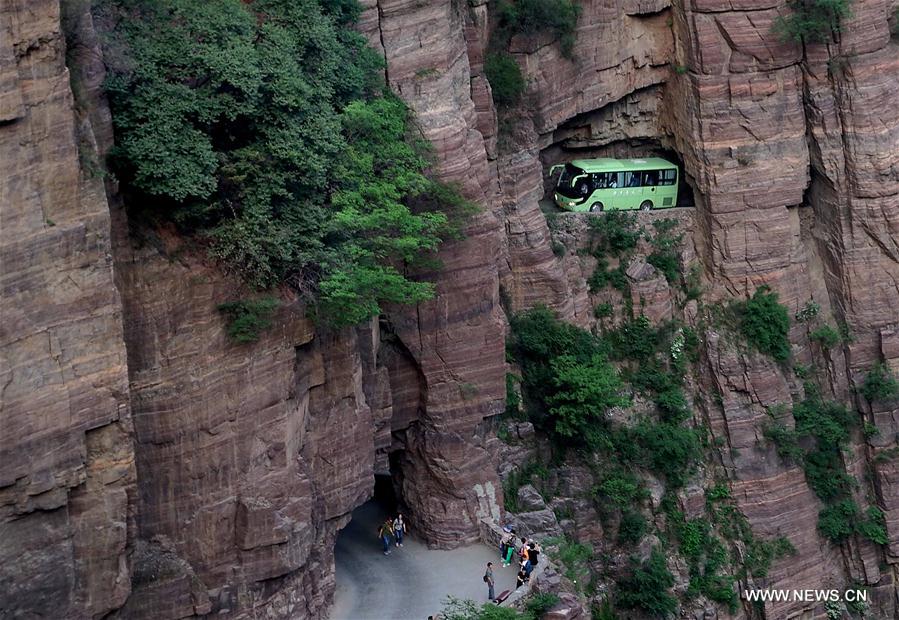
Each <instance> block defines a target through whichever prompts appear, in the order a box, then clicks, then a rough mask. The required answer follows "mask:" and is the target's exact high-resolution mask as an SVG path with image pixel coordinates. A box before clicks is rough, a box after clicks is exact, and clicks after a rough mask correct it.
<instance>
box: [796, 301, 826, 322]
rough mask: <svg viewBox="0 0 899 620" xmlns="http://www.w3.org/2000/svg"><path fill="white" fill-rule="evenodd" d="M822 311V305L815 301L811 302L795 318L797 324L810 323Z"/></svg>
mask: <svg viewBox="0 0 899 620" xmlns="http://www.w3.org/2000/svg"><path fill="white" fill-rule="evenodd" d="M820 311H821V305H820V304H818V303H817V302H815V301H814V300H811V299H810V300H809V301H808V302H807V303H806V304H805V306H803V307H802V309H801V310H800V311H799V312H797V313H796V314H795V315H794V316H795V319H796V321H797V322H799V323H808V322H809V321H811V320H812V319H814V318H815V317H816V316H818V313H819V312H820Z"/></svg>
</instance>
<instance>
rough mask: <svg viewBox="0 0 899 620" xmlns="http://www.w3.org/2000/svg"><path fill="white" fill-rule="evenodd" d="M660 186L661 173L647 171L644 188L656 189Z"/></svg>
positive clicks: (644, 175) (644, 176) (644, 174)
mask: <svg viewBox="0 0 899 620" xmlns="http://www.w3.org/2000/svg"><path fill="white" fill-rule="evenodd" d="M658 184H659V171H658V170H647V171H646V172H644V173H643V187H655V186H656V185H658Z"/></svg>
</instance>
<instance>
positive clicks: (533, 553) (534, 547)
mask: <svg viewBox="0 0 899 620" xmlns="http://www.w3.org/2000/svg"><path fill="white" fill-rule="evenodd" d="M539 556H540V546H539V545H538V544H537V543H533V542H532V543H531V546H530V549H528V560H530V562H531V568H532V569H533V568H535V567H536V566H537V558H538V557H539Z"/></svg>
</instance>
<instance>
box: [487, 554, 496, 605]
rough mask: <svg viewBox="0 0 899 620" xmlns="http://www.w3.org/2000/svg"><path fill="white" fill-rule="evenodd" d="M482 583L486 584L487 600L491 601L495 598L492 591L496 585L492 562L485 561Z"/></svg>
mask: <svg viewBox="0 0 899 620" xmlns="http://www.w3.org/2000/svg"><path fill="white" fill-rule="evenodd" d="M484 583H486V584H487V600H489V601H492V600H493V599H495V598H496V594H495V593H494V592H493V586H495V585H496V582H495V581H494V579H493V562H487V572H486V573H484Z"/></svg>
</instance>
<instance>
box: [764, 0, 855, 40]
mask: <svg viewBox="0 0 899 620" xmlns="http://www.w3.org/2000/svg"><path fill="white" fill-rule="evenodd" d="M849 3H850V0H787V7H788V8H789V9H790V13H789V14H787V15H786V16H783V17H779V18H778V19H777V21H775V22H774V31H775V33H776V34H777V35H778V36H779V37H780V38H781V39H782V40H784V41H795V42H796V43H825V42H827V41H829V40H831V39H832V38H833V35H834V33H836V32H839V31H840V27H841V24H842V22H843V20H844V19H847V18H849V17H850V16H851V15H852V12H851V10H850V9H849Z"/></svg>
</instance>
